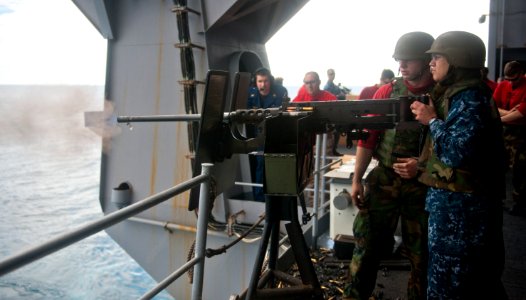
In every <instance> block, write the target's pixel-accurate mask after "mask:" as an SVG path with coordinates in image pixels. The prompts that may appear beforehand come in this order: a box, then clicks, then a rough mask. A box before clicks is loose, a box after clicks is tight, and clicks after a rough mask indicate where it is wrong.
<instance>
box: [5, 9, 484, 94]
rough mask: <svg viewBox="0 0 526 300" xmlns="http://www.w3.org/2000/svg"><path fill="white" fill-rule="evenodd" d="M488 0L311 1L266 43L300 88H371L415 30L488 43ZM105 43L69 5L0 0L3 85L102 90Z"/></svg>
mask: <svg viewBox="0 0 526 300" xmlns="http://www.w3.org/2000/svg"><path fill="white" fill-rule="evenodd" d="M488 12H489V0H440V1H438V0H434V1H430V0H398V1H390V0H363V1H361V0H360V1H359V0H311V1H309V2H308V3H307V4H306V5H305V7H304V8H303V9H302V10H301V11H300V12H299V13H297V14H296V15H295V16H294V17H293V18H292V19H291V20H290V21H289V22H288V23H287V24H286V25H285V26H284V27H283V28H282V29H281V30H280V31H279V32H278V33H277V34H276V35H275V36H274V37H273V38H272V39H271V40H270V41H269V42H268V43H267V45H266V46H267V53H268V56H269V63H270V68H271V70H272V73H273V74H274V75H275V76H280V77H283V78H284V84H285V85H286V86H299V85H301V83H302V81H303V76H304V74H305V73H306V72H308V71H317V72H318V73H319V74H320V76H321V79H322V81H325V80H326V70H327V69H328V68H334V69H335V70H336V79H335V82H336V83H341V84H342V85H345V86H349V87H350V86H368V85H372V84H374V83H376V82H378V80H379V77H380V73H381V71H382V70H383V69H384V68H390V69H392V70H393V71H394V72H395V74H396V73H397V68H398V65H397V64H396V62H395V61H394V60H393V59H392V54H393V50H394V45H395V44H396V41H397V39H398V38H399V37H400V36H401V35H402V34H404V33H406V32H410V31H425V32H428V33H430V34H431V35H433V36H434V37H437V36H438V35H439V34H441V33H443V32H446V31H449V30H465V31H469V32H472V33H474V34H477V35H478V36H480V37H481V38H482V40H483V41H485V42H486V43H487V35H488V22H486V23H484V24H479V23H478V18H479V17H480V16H481V15H482V14H486V13H488ZM105 63H106V41H105V40H104V39H103V38H102V37H101V35H100V34H99V33H98V32H97V30H96V29H95V27H94V26H93V25H92V24H91V23H90V22H89V21H88V20H87V19H86V18H85V17H84V16H83V15H82V13H81V12H80V11H79V10H78V8H77V7H76V6H75V5H74V4H73V3H72V2H71V1H70V0H45V1H44V0H0V84H66V85H103V84H104V80H105V78H104V76H105Z"/></svg>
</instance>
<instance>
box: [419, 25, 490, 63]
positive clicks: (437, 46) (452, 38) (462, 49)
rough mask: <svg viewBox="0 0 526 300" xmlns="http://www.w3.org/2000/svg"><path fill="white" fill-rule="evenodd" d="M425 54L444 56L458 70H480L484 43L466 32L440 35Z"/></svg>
mask: <svg viewBox="0 0 526 300" xmlns="http://www.w3.org/2000/svg"><path fill="white" fill-rule="evenodd" d="M426 53H431V54H441V55H444V56H445V57H446V59H447V61H448V62H449V64H450V65H452V66H455V67H458V68H467V69H481V68H483V67H484V63H485V61H486V46H485V45H484V42H483V41H482V40H481V39H480V38H479V37H478V36H476V35H474V34H472V33H469V32H466V31H449V32H446V33H443V34H441V35H440V36H439V37H437V39H436V40H435V41H434V42H433V45H431V48H430V49H429V50H428V51H426Z"/></svg>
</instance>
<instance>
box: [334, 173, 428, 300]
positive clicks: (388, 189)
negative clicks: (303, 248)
mask: <svg viewBox="0 0 526 300" xmlns="http://www.w3.org/2000/svg"><path fill="white" fill-rule="evenodd" d="M426 191H427V187H426V186H424V185H422V184H421V183H419V182H418V181H417V180H416V179H413V180H405V179H402V178H401V177H400V176H398V175H397V174H396V173H395V172H394V171H393V170H392V169H391V168H386V167H382V166H378V167H376V168H374V169H373V170H372V171H371V172H370V173H369V175H368V176H367V185H366V192H365V201H366V207H367V208H366V209H363V210H360V212H359V213H358V215H357V216H356V219H355V221H354V228H353V234H354V238H355V240H356V245H355V248H354V252H353V257H352V261H351V264H350V270H349V271H350V274H349V275H350V276H349V281H350V282H349V284H348V285H347V286H346V287H345V290H344V297H347V298H350V299H369V297H370V296H371V294H372V292H373V290H374V287H375V283H376V276H377V273H378V268H379V264H380V260H381V259H382V258H384V257H386V256H389V255H391V254H392V252H393V245H394V232H395V230H396V227H397V224H398V220H399V219H400V221H401V228H402V241H403V242H402V245H401V250H400V253H401V254H402V255H404V256H405V257H407V258H408V259H409V261H410V263H411V272H410V276H409V282H408V287H407V294H408V298H409V299H425V294H426V286H427V285H426V282H427V274H426V271H427V270H426V268H427V219H428V215H427V212H426V211H425V210H424V206H425V196H426Z"/></svg>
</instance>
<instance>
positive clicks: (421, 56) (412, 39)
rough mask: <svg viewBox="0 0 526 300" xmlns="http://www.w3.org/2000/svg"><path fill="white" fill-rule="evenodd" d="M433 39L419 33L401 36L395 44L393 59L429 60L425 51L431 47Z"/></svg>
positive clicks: (426, 34)
mask: <svg viewBox="0 0 526 300" xmlns="http://www.w3.org/2000/svg"><path fill="white" fill-rule="evenodd" d="M434 40H435V39H434V38H433V37H432V36H431V35H430V34H428V33H425V32H421V31H414V32H409V33H406V34H404V35H402V36H401V37H400V38H399V39H398V42H396V46H395V50H394V54H393V58H394V59H396V60H424V61H429V60H431V56H430V55H429V54H426V50H428V49H429V47H431V44H432V43H433V41H434Z"/></svg>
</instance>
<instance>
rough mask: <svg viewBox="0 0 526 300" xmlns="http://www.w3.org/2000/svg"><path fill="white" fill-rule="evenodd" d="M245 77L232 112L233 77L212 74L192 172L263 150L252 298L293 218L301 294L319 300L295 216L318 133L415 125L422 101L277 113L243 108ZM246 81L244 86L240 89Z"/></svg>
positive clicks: (324, 105) (193, 200)
mask: <svg viewBox="0 0 526 300" xmlns="http://www.w3.org/2000/svg"><path fill="white" fill-rule="evenodd" d="M247 76H249V74H248V73H245V74H242V73H240V74H236V81H235V84H234V91H233V93H232V95H233V99H232V101H231V112H230V113H224V108H225V106H226V98H227V97H226V95H227V86H228V73H227V72H223V71H210V72H209V74H208V77H207V86H206V89H205V97H204V102H203V109H202V114H201V122H200V132H199V138H198V143H197V150H196V157H195V161H194V175H197V174H198V172H199V170H200V165H201V163H204V162H210V163H215V164H216V168H214V169H216V170H217V169H220V168H221V167H220V166H217V164H221V163H223V162H226V161H228V159H229V158H230V157H231V156H232V155H233V154H236V153H250V152H252V151H257V150H260V149H264V162H265V176H264V183H263V190H264V193H265V196H266V197H265V198H266V199H265V205H266V206H265V209H266V216H265V218H266V223H265V227H264V231H263V237H262V244H261V247H260V250H259V252H258V256H257V257H258V258H257V262H256V265H255V267H254V271H253V274H252V278H251V283H250V286H249V289H248V293H247V299H252V298H254V297H256V298H257V297H263V296H264V295H265V293H266V292H264V291H262V290H260V289H258V286H259V285H258V280H259V275H260V273H261V270H262V264H263V259H264V257H265V253H266V250H267V246H268V243H269V242H270V250H269V253H270V254H269V269H270V270H271V271H273V270H274V269H275V267H276V261H277V253H278V240H277V238H278V237H279V234H278V233H279V223H280V222H281V221H285V220H286V221H290V223H288V224H286V229H287V233H288V235H289V239H290V242H291V248H292V250H293V252H294V255H295V258H296V262H297V264H298V269H299V271H300V275H301V277H302V282H303V285H304V288H303V289H299V290H298V291H297V292H298V293H303V294H305V295H311V296H312V298H313V299H321V298H322V290H321V287H320V284H319V282H318V279H317V277H316V274H315V271H314V267H313V266H312V263H311V261H310V256H309V252H308V248H307V246H306V243H305V240H304V238H303V234H302V230H301V227H300V225H299V221H298V216H297V198H298V196H299V194H300V193H302V192H303V190H304V188H305V186H306V185H307V181H308V177H309V175H310V174H311V172H312V167H313V145H314V136H315V134H317V133H324V132H327V131H330V130H334V129H337V130H339V131H340V132H345V134H347V135H349V136H351V137H352V138H356V139H359V138H362V139H363V138H366V136H367V133H366V129H389V128H394V127H395V126H418V122H416V121H415V120H414V118H413V115H412V113H411V110H410V108H409V107H410V105H411V103H412V102H413V101H415V100H419V101H422V98H416V97H401V98H392V99H385V100H356V101H326V102H303V103H288V105H285V106H284V107H282V108H279V109H244V108H239V107H242V106H243V103H245V102H246V99H247V98H246V92H244V91H246V90H248V81H247ZM243 82H246V85H244V84H241V83H243ZM243 97H245V98H244V99H243ZM244 124H259V126H260V128H261V129H262V132H261V134H259V135H258V136H256V137H255V138H248V137H246V136H245V135H243V134H242V132H241V131H240V130H239V128H240V127H241V126H242V125H244ZM212 173H213V172H212ZM212 175H213V176H214V174H212ZM225 177H227V176H216V179H217V180H218V181H221V180H222V181H223V182H228V181H230V182H233V179H232V178H225ZM227 185H228V184H222V183H221V182H216V189H217V192H221V191H222V190H223V189H225V188H226V187H227ZM197 199H198V190H192V192H191V196H190V202H189V209H190V210H193V209H195V208H196V207H197V203H198V202H197ZM302 204H303V203H302ZM267 292H268V291H267ZM283 292H284V293H285V294H286V293H290V291H283ZM275 293H276V291H272V292H271V293H270V294H272V295H278V294H279V293H278V294H275Z"/></svg>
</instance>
